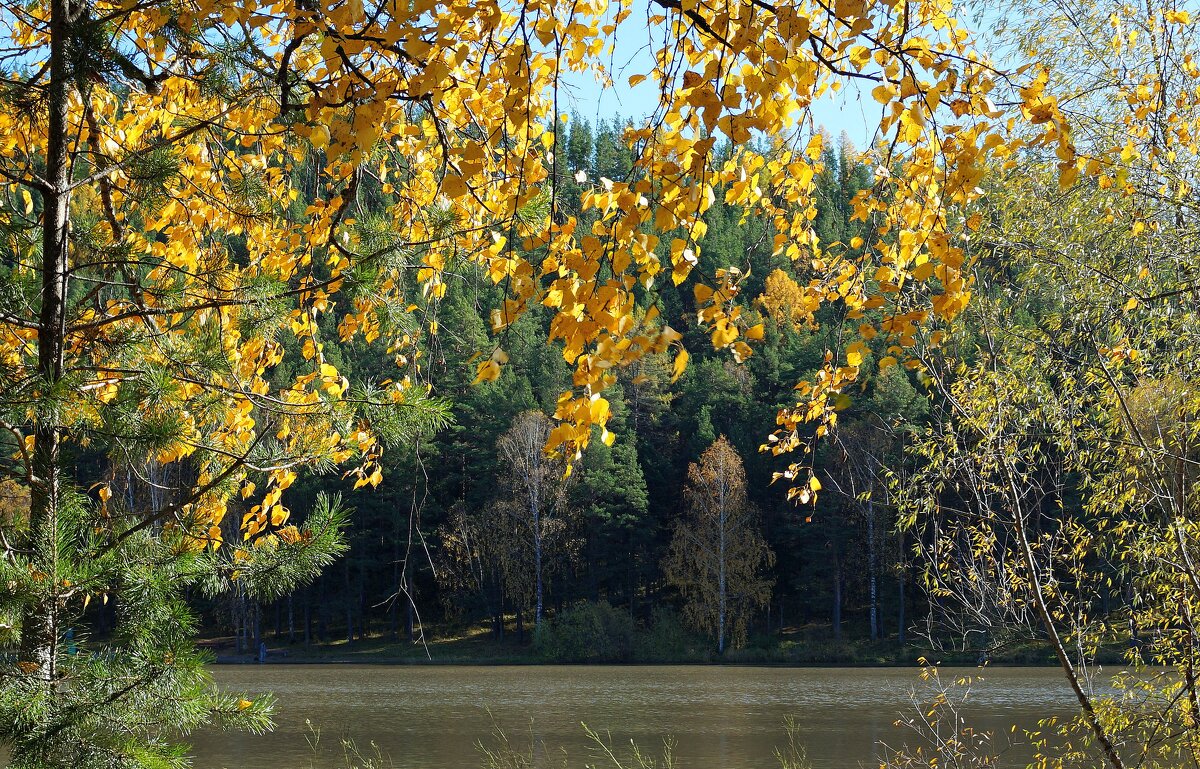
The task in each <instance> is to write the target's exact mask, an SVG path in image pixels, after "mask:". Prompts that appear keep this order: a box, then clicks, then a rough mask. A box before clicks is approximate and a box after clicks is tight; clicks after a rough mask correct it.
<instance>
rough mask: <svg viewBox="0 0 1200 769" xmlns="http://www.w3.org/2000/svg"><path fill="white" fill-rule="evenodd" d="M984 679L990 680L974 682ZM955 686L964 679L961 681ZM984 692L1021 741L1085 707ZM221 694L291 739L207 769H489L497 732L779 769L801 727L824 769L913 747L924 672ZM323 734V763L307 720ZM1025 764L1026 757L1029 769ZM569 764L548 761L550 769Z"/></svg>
mask: <svg viewBox="0 0 1200 769" xmlns="http://www.w3.org/2000/svg"><path fill="white" fill-rule="evenodd" d="M961 672H964V673H968V674H976V673H978V672H979V671H977V670H974V669H971V670H970V671H961ZM947 674H952V673H949V672H948V673H947ZM985 675H986V680H985V681H984V682H983V683H982V684H981V685H979V686H977V687H976V688H975V690H974V693H973V696H972V699H971V707H970V711H969V712H970V714H971V715H972V716H973V717H974V718H976V725H977V726H979V727H981V728H986V729H996V730H1002V731H1007V729H1008V727H1009V726H1010V725H1011V724H1013V723H1016V724H1017V725H1018V726H1021V727H1030V728H1032V727H1033V726H1035V724H1036V721H1037V719H1038V718H1040V717H1044V716H1046V715H1049V714H1051V713H1068V712H1070V711H1071V706H1072V703H1073V700H1072V698H1071V693H1070V691H1069V689H1068V688H1067V687H1066V685H1065V684H1064V683H1063V682H1062V678H1061V675H1060V674H1059V673H1058V671H1057V670H1054V669H1028V668H994V669H990V670H988V671H987V672H986V674H985ZM216 676H217V679H218V681H219V682H220V683H221V684H222V685H225V686H228V687H235V688H241V689H246V690H249V691H252V692H256V691H268V690H269V691H273V692H275V694H276V695H277V697H278V699H279V709H278V715H277V729H276V731H275V732H273V733H272V734H269V735H266V736H261V737H250V736H245V735H237V734H211V733H206V734H203V735H197V736H196V737H195V739H194V744H195V747H196V753H197V760H196V767H197V769H235V768H236V769H292V768H297V767H305V768H306V767H313V768H314V769H327V768H329V767H336V766H339V761H338V759H339V756H340V748H339V747H338V741H339V738H341V737H349V738H352V739H354V740H355V741H356V742H358V743H359V745H360V746H366V745H367V744H368V743H370V742H372V741H374V742H375V743H377V744H378V745H379V747H380V748H381V750H382V751H383V752H384V753H386V754H387V755H388V756H389V757H390V758H391V761H392V764H393V765H394V766H395V767H397V768H399V769H470V768H471V767H477V766H480V754H479V751H478V748H477V744H478V743H479V742H481V741H482V742H488V741H489V740H490V739H492V731H493V728H494V727H499V728H501V729H503V730H504V731H505V732H506V733H507V734H508V735H509V737H510V739H512V740H513V741H514V742H516V743H519V744H522V745H528V744H529V742H530V740H531V739H532V740H533V741H535V742H538V743H543V744H544V745H545V746H546V748H547V750H548V752H549V753H551V754H553V755H555V756H560V755H561V753H560V749H565V750H566V753H567V755H568V757H569V758H570V766H571V767H573V768H574V767H582V766H583V763H584V760H585V758H586V757H588V756H589V755H590V752H589V750H588V743H587V738H586V736H585V735H584V733H583V730H582V728H581V727H580V723H581V722H584V723H587V724H588V725H589V726H591V727H593V728H595V729H598V730H600V731H608V732H611V735H612V738H613V741H614V743H617V744H619V745H627V744H628V742H629V740H631V739H632V740H636V741H637V742H638V744H639V745H641V746H643V747H649V748H657V747H658V746H660V745H661V743H662V740H663V738H664V737H666V736H668V735H669V736H672V737H673V738H674V740H675V754H676V756H677V757H678V759H679V764H680V766H681V767H682V769H751V768H754V769H758V768H760V767H774V766H776V765H777V763H776V761H775V759H774V750H775V748H776V747H777V746H781V745H782V744H783V742H784V739H785V738H784V719H785V717H786V716H787V715H792V716H794V717H795V718H796V720H797V724H798V727H799V733H800V738H801V741H802V742H803V743H804V744H805V746H806V747H807V750H808V754H809V758H810V760H811V762H812V765H813V769H849V768H852V767H856V766H876V765H877V764H875V763H874V757H875V744H876V743H877V742H878V741H879V740H881V739H884V740H887V741H888V742H889V743H897V742H899V741H901V740H902V739H904V738H905V733H904V731H903V730H902V729H899V728H897V727H895V726H893V722H894V721H895V720H896V718H897V716H898V715H899V714H900V713H901V712H902V711H905V710H906V709H907V708H908V707H910V704H909V695H910V692H911V690H912V688H913V687H914V686H915V685H916V684H917V675H916V671H915V670H914V669H846V668H799V669H797V668H734V667H682V666H664V667H568V666H563V667H560V666H547V667H457V666H454V667H436V666H423V667H409V666H366V665H363V666H359V665H353V666H351V665H323V666H319V665H314V666H299V665H279V666H264V667H258V666H246V667H221V668H218V669H217V670H216ZM306 720H307V721H311V722H312V723H313V724H315V725H317V726H319V727H320V729H321V732H322V739H321V745H320V746H319V749H318V750H317V751H316V752H314V751H313V750H312V749H311V748H310V747H309V745H308V743H307V741H306V739H305V733H306V726H305V722H306ZM1020 757H1021V756H1020V752H1015V753H1014V754H1013V756H1012V760H1013V762H1014V765H1019V763H1020V761H1019V759H1020ZM552 763H553V764H559V763H561V761H554V762H551V761H549V760H545V761H539V764H544V765H551V764H552Z"/></svg>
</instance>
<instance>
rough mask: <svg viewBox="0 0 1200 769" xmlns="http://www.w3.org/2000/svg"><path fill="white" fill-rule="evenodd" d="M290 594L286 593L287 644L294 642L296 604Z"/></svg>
mask: <svg viewBox="0 0 1200 769" xmlns="http://www.w3.org/2000/svg"><path fill="white" fill-rule="evenodd" d="M293 599H294V596H293V595H292V594H289V595H288V645H289V646H290V645H291V644H294V643H296V606H295V601H294V600H293Z"/></svg>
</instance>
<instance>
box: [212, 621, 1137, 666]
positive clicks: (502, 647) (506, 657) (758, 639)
mask: <svg viewBox="0 0 1200 769" xmlns="http://www.w3.org/2000/svg"><path fill="white" fill-rule="evenodd" d="M625 616H627V615H625ZM523 635H524V637H521V636H520V635H519V634H518V633H517V628H516V626H515V623H514V622H509V624H508V625H507V626H506V628H505V633H504V636H503V637H500V638H498V637H497V636H496V635H495V633H494V632H493V631H492V628H491V627H490V625H489V626H483V625H479V626H469V627H441V628H436V627H434V628H431V627H426V628H425V632H424V637H423V638H420V637H419V638H418V639H417V640H415V641H411V642H410V641H408V640H407V639H406V638H396V637H394V636H392V635H391V634H384V635H373V636H367V637H365V638H356V639H355V640H354V641H347V640H345V639H341V640H336V641H330V642H326V643H318V642H313V643H310V644H308V645H305V644H304V643H302V642H299V641H296V642H293V643H288V638H287V635H286V633H284V634H280V635H279V636H276V635H275V634H273V633H267V634H264V637H263V641H264V643H265V644H266V646H267V657H266V661H267V662H268V663H280V664H287V663H293V664H303V663H343V664H353V663H360V664H434V665H537V664H575V663H593V664H621V663H627V664H727V665H796V666H800V665H813V666H820V665H829V666H840V665H844V666H858V667H863V666H868V667H869V666H911V665H915V664H916V661H917V659H918V658H921V657H925V658H927V659H929V660H931V661H938V662H941V663H943V664H947V665H967V666H970V665H976V664H979V663H980V662H981V661H982V660H981V655H980V653H979V652H977V651H966V652H961V651H960V652H954V651H946V650H933V649H930V648H929V647H928V646H925V645H920V644H900V643H899V642H898V641H897V639H896V638H894V637H893V638H889V639H884V640H879V641H870V640H867V639H842V640H835V639H834V638H832V634H831V633H830V630H829V628H828V626H824V625H806V626H789V627H785V628H782V629H781V630H778V631H776V632H773V633H771V634H770V635H765V634H760V635H756V636H752V637H751V638H750V639H749V641H748V643H746V644H745V645H743V646H742V647H740V648H735V649H728V650H727V651H726V652H725V653H724V654H723V655H718V654H717V653H716V651H715V649H713V647H712V643H711V642H710V641H709V640H708V639H705V638H703V637H700V636H698V635H696V634H694V633H691V632H688V631H686V630H684V629H683V628H682V627H681V626H680V624H679V623H678V621H677V620H676V619H675V618H674V617H671V616H665V617H656V621H654V622H652V623H649V624H648V625H647V626H642V625H635V624H634V623H632V621H629V620H628V619H627V618H624V617H623V616H622V615H621V613H619V612H616V611H615V610H611V611H610V610H605V609H600V610H598V611H589V612H587V613H585V614H582V615H575V616H571V615H567V616H564V617H560V618H557V619H556V620H553V621H547V623H546V624H545V626H544V627H543V629H542V630H541V631H538V632H536V633H535V632H534V631H533V630H532V628H528V627H527V628H526V632H525V633H524V634H523ZM201 645H202V646H204V647H206V648H208V649H209V650H210V651H211V652H212V653H213V654H214V655H215V656H216V658H217V661H218V662H220V663H230V664H237V663H251V662H256V661H257V655H256V654H252V653H249V652H241V653H239V652H238V651H237V649H236V645H235V644H234V639H232V638H230V637H210V638H208V639H206V640H204V641H202V642H201ZM1121 654H1122V648H1121V646H1120V645H1119V644H1116V645H1114V646H1113V647H1111V648H1108V649H1105V650H1104V651H1103V652H1102V653H1101V655H1100V660H1099V661H1101V662H1103V663H1104V664H1120V663H1121V662H1122V657H1121ZM988 661H989V663H990V664H993V665H1056V664H1057V660H1056V659H1055V657H1054V654H1053V652H1052V651H1051V649H1050V647H1049V646H1047V645H1045V644H1040V643H1036V642H1031V643H1026V644H1021V645H1014V646H1012V647H1009V648H1007V649H1005V650H1003V651H1002V652H999V653H996V654H993V655H992V656H991V657H990V658H989V660H988Z"/></svg>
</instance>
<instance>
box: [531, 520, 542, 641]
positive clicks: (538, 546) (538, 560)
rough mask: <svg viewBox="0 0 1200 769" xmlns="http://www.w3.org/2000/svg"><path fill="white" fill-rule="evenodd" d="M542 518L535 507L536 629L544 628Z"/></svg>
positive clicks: (534, 623) (534, 612) (534, 613)
mask: <svg viewBox="0 0 1200 769" xmlns="http://www.w3.org/2000/svg"><path fill="white" fill-rule="evenodd" d="M540 518H541V516H540V515H539V511H538V509H537V508H536V507H535V508H534V509H533V529H534V534H533V571H534V581H535V586H534V590H535V593H536V601H537V602H536V605H535V607H534V610H533V626H534V628H539V627H541V626H542V535H541V520H540Z"/></svg>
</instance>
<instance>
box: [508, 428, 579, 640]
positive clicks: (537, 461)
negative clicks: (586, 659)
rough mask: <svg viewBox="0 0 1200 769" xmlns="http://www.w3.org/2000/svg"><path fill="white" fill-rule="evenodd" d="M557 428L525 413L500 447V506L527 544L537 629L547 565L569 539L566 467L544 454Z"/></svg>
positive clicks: (556, 458)
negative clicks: (504, 469) (504, 473)
mask: <svg viewBox="0 0 1200 769" xmlns="http://www.w3.org/2000/svg"><path fill="white" fill-rule="evenodd" d="M552 429H553V425H552V424H551V422H550V419H549V418H548V417H547V416H546V415H545V414H543V413H542V412H540V411H526V412H524V413H522V414H519V415H518V416H517V418H516V419H514V420H513V424H512V427H510V428H509V429H508V431H507V432H505V433H504V435H502V436H501V437H500V440H499V442H498V443H497V448H498V449H499V450H500V454H501V456H502V457H503V460H504V462H505V464H506V465H507V476H506V478H505V483H506V485H507V495H506V496H505V497H504V498H502V499H501V500H499V507H500V509H501V510H502V511H504V513H505V514H506V515H508V516H509V517H511V518H512V519H513V520H514V521H515V522H516V525H517V528H518V530H520V531H522V532H523V533H524V535H525V538H526V542H527V544H528V549H529V553H530V559H531V562H530V564H529V569H530V574H529V576H530V577H531V580H530V581H531V582H532V583H533V601H534V609H533V621H534V626H535V627H540V626H541V624H542V614H543V609H544V605H545V594H546V589H545V576H546V573H547V569H548V566H549V565H550V562H551V559H552V558H554V557H556V556H557V555H558V554H559V552H560V550H561V548H562V547H563V546H564V545H565V544H566V535H567V521H566V520H565V518H566V513H567V509H566V508H567V499H568V498H567V486H568V480H569V479H568V478H566V477H565V470H566V463H565V462H564V461H563V460H562V459H561V458H560V457H555V456H553V455H550V454H547V453H546V450H545V447H546V441H547V440H548V439H549V436H550V431H551V430H552Z"/></svg>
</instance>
